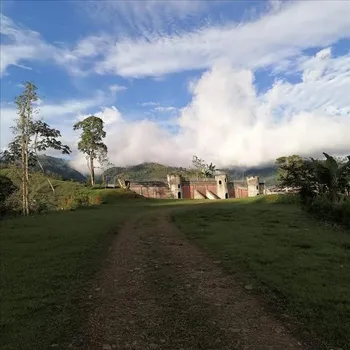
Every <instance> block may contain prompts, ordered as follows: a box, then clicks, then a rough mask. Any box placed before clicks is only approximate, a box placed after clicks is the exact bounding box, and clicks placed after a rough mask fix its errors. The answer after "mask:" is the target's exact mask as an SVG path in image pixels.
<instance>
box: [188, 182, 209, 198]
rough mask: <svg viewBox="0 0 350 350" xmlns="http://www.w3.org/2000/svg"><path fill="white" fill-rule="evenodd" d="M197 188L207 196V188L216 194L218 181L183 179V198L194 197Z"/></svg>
mask: <svg viewBox="0 0 350 350" xmlns="http://www.w3.org/2000/svg"><path fill="white" fill-rule="evenodd" d="M195 190H197V191H198V192H200V193H202V194H203V195H204V196H206V192H207V190H208V191H210V192H213V193H214V194H216V181H215V180H213V181H183V182H182V192H183V198H188V199H194V198H195V193H194V192H195Z"/></svg>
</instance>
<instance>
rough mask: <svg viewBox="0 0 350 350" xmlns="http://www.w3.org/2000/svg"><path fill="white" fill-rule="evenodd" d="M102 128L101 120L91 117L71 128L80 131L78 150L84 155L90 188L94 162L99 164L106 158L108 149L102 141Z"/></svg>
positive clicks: (93, 177) (92, 179) (103, 135)
mask: <svg viewBox="0 0 350 350" xmlns="http://www.w3.org/2000/svg"><path fill="white" fill-rule="evenodd" d="M103 126H104V123H103V120H102V119H101V118H98V117H95V116H93V115H92V116H90V117H87V118H85V119H84V120H82V121H80V122H78V123H76V124H75V125H74V126H73V130H82V133H81V135H80V141H79V143H78V149H79V151H81V152H82V153H84V154H85V155H86V160H87V165H88V168H89V171H90V183H91V186H93V185H94V184H95V168H96V165H95V160H97V161H98V162H99V163H101V162H103V159H105V158H106V157H107V151H108V149H107V146H106V145H105V144H104V143H103V141H102V140H103V139H104V138H105V137H106V132H105V131H104V130H103Z"/></svg>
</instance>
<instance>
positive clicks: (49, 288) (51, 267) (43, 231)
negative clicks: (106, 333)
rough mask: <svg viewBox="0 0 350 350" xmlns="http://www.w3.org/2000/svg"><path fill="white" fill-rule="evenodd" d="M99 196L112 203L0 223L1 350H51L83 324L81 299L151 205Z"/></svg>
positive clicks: (118, 194)
mask: <svg viewBox="0 0 350 350" xmlns="http://www.w3.org/2000/svg"><path fill="white" fill-rule="evenodd" d="M98 192H99V194H101V195H102V196H103V197H104V199H105V200H106V201H107V202H108V203H109V204H108V205H101V206H100V207H96V208H89V209H88V208H87V209H81V210H77V211H65V212H54V213H49V214H43V215H37V216H32V217H21V218H16V219H9V220H4V221H0V239H1V245H0V254H1V255H0V256H1V264H0V279H1V284H0V300H1V312H0V325H1V326H0V331H1V336H0V348H1V349H4V350H10V349H11V350H12V349H21V350H26V349H31V350H32V349H36V350H37V349H48V348H49V347H50V346H51V344H54V343H57V342H59V341H60V340H62V339H69V338H70V337H71V335H72V334H73V333H72V332H74V330H75V329H76V328H77V327H78V326H79V322H80V321H81V319H80V316H79V309H78V308H77V300H78V298H79V297H80V295H81V290H82V288H84V286H85V284H86V281H87V280H89V278H90V277H91V276H93V274H94V273H95V272H96V270H97V268H98V266H99V262H100V261H101V258H103V256H104V252H105V251H106V247H107V246H108V242H109V241H110V240H111V239H112V238H113V237H115V234H116V233H117V232H118V229H119V227H120V225H121V224H122V223H123V222H124V221H125V220H127V218H128V217H129V216H130V215H133V214H134V213H135V211H137V212H139V211H142V210H145V209H146V204H147V205H148V202H147V201H145V200H142V199H135V198H132V199H130V198H129V197H130V194H126V193H124V192H123V191H118V190H110V191H108V190H107V191H106V190H99V191H98Z"/></svg>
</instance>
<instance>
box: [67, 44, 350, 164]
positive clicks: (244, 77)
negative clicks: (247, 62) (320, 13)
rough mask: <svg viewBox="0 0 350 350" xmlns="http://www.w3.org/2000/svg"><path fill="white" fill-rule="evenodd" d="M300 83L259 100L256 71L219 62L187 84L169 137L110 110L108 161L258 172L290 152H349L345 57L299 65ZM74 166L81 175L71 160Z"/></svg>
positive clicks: (322, 56)
mask: <svg viewBox="0 0 350 350" xmlns="http://www.w3.org/2000/svg"><path fill="white" fill-rule="evenodd" d="M297 69H299V70H300V72H299V76H300V82H299V83H296V84H291V83H288V82H287V81H276V82H275V83H274V85H273V86H272V87H271V88H270V89H268V90H267V91H266V92H265V93H262V94H258V93H257V89H256V87H255V81H254V72H253V71H252V70H248V69H236V68H235V67H234V66H232V65H231V64H229V63H219V64H217V65H215V66H214V67H213V68H212V69H210V70H208V71H206V72H205V73H203V75H202V76H201V77H200V79H198V80H197V81H195V82H192V84H190V86H189V88H190V90H191V93H192V99H191V102H190V103H189V104H188V105H187V106H186V107H184V108H182V109H180V110H179V111H178V115H177V117H175V118H174V119H173V120H172V121H173V123H174V124H176V125H177V126H178V130H179V131H178V132H177V133H171V132H169V131H168V130H167V129H166V128H161V127H160V126H159V125H158V124H157V123H155V122H152V121H147V120H144V121H141V122H128V121H127V120H126V119H125V118H124V117H123V116H122V115H121V113H120V112H119V111H118V109H117V108H116V107H111V108H105V109H103V110H102V111H100V112H98V113H96V115H98V116H99V117H101V118H102V119H103V120H104V121H105V122H106V130H107V133H108V136H107V139H106V143H107V145H108V148H109V154H110V158H111V161H112V162H113V163H114V164H117V165H131V164H136V163H140V162H143V161H156V162H161V163H165V164H172V165H189V164H190V162H191V159H192V155H194V154H196V155H198V156H200V157H202V158H204V159H206V160H207V161H208V162H214V163H215V164H216V165H217V166H220V167H224V166H225V167H226V166H235V165H240V166H256V165H262V164H265V163H269V162H273V161H274V160H275V159H276V158H277V157H279V156H282V155H289V154H295V153H296V154H301V155H315V156H319V155H321V153H322V152H324V151H325V152H329V153H332V154H350V102H349V99H348V91H350V55H347V56H342V57H339V58H332V56H331V49H330V48H327V49H324V50H321V51H319V52H318V53H317V54H316V55H315V56H313V57H303V59H302V60H300V67H299V68H297ZM73 164H74V165H75V166H77V167H78V168H80V169H84V167H85V160H84V158H83V157H81V156H77V158H76V159H75V160H74V162H73Z"/></svg>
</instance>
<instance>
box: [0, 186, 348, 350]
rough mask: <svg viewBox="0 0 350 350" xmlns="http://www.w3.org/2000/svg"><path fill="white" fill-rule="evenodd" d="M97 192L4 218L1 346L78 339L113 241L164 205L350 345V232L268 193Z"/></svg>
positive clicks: (221, 254)
mask: <svg viewBox="0 0 350 350" xmlns="http://www.w3.org/2000/svg"><path fill="white" fill-rule="evenodd" d="M94 191H97V192H96V193H98V194H100V195H101V196H102V197H103V199H104V202H106V203H107V204H103V205H101V206H98V207H93V208H86V209H80V210H76V211H62V212H53V213H49V214H43V215H38V216H32V217H26V218H15V219H9V220H4V221H0V239H1V245H0V254H1V265H0V273H1V276H0V280H1V283H0V298H1V313H0V318H1V326H0V331H1V335H0V348H1V349H4V350H10V349H21V350H26V349H47V348H49V347H50V345H51V344H54V343H58V342H60V341H61V340H62V339H71V336H72V335H73V334H74V332H75V331H76V330H77V329H78V327H79V325H80V322H81V321H82V319H83V317H84V315H82V314H80V310H79V306H78V300H79V297H80V296H81V294H82V290H83V289H84V287H85V286H86V285H87V282H88V281H90V280H91V279H92V277H93V276H94V273H95V272H96V271H98V268H99V266H100V263H101V261H102V260H103V258H104V257H105V254H104V253H106V250H107V247H108V242H110V241H111V240H112V239H113V238H114V237H115V234H116V233H117V232H118V230H119V229H120V227H121V225H122V224H123V222H124V221H125V220H127V219H128V218H129V217H130V216H133V215H138V214H139V213H140V212H143V213H145V212H147V211H148V210H152V211H154V210H163V209H167V208H173V209H175V210H174V212H173V215H174V219H175V223H176V224H177V225H178V226H179V227H180V229H181V230H183V231H184V232H185V233H186V234H188V237H189V238H191V239H195V240H196V242H198V243H199V244H201V245H203V246H205V247H206V248H207V249H208V251H209V252H211V254H212V255H213V257H214V256H215V259H216V260H221V261H222V262H223V264H224V266H225V268H227V270H228V271H229V272H231V273H234V272H237V271H239V272H243V273H244V274H246V276H249V278H251V280H250V279H248V280H247V281H249V283H253V284H254V286H255V287H256V289H260V288H262V289H263V290H264V291H265V292H266V293H267V292H268V293H267V294H266V295H268V296H272V295H277V299H273V300H274V301H275V302H276V301H279V302H281V301H283V305H286V306H287V308H288V310H289V312H290V313H291V314H293V315H295V316H297V317H298V318H299V319H300V320H302V321H303V322H304V323H305V327H306V328H307V329H309V330H312V331H315V332H317V334H319V335H320V336H321V337H323V339H325V340H327V341H329V342H330V343H332V344H333V345H337V346H341V347H342V348H343V349H344V350H345V349H346V348H347V347H346V346H347V345H346V343H347V341H348V340H349V339H348V338H347V334H350V322H349V321H350V319H349V317H350V316H349V315H350V276H349V272H348V271H349V266H350V257H349V255H350V235H349V233H345V232H341V231H337V230H334V229H331V228H327V227H325V226H324V225H323V224H319V223H317V222H315V221H314V220H313V219H310V218H309V217H308V216H307V215H306V214H304V213H302V212H301V211H299V209H298V208H297V207H296V206H294V205H287V204H268V203H266V202H265V201H264V200H260V202H259V201H257V200H243V201H239V200H235V201H234V200H229V201H217V202H216V201H205V204H203V205H202V203H203V202H199V201H185V200H182V201H176V200H175V201H174V200H148V199H142V198H135V196H134V194H132V193H131V192H123V191H122V190H94ZM251 281H253V282H251ZM271 291H272V292H274V293H271ZM271 298H272V297H271Z"/></svg>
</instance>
